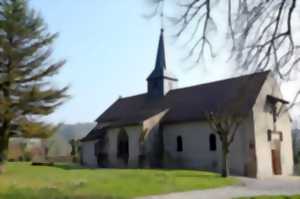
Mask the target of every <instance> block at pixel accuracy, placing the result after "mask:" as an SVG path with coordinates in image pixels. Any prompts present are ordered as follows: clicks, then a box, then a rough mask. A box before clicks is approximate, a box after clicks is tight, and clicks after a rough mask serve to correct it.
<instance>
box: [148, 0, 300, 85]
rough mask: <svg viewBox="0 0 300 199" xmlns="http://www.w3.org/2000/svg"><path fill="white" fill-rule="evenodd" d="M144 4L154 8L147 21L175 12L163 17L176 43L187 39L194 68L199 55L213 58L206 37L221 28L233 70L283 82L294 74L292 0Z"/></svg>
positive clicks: (160, 0)
mask: <svg viewBox="0 0 300 199" xmlns="http://www.w3.org/2000/svg"><path fill="white" fill-rule="evenodd" d="M148 1H150V2H152V5H154V6H155V7H154V12H153V15H155V14H156V13H158V12H159V11H160V9H159V8H160V7H161V6H163V5H165V7H167V6H170V4H175V8H178V12H175V14H174V15H175V16H166V17H167V18H169V19H170V20H171V21H172V22H173V24H174V26H175V27H176V30H177V31H176V34H175V35H176V36H177V37H181V36H182V35H184V34H185V35H187V36H189V38H190V39H189V40H188V43H190V44H191V45H190V48H189V53H188V54H189V56H191V57H192V56H193V57H195V56H196V60H195V61H196V62H200V61H201V60H202V58H203V56H204V55H207V54H209V55H211V56H214V55H215V53H214V44H213V43H212V41H211V36H210V35H211V34H210V33H211V32H213V31H216V30H217V29H218V24H220V23H224V22H225V23H226V27H227V31H225V33H226V38H227V39H228V41H230V44H231V58H234V59H235V60H236V62H237V64H238V69H243V70H249V71H262V70H266V69H271V70H272V71H274V72H275V73H276V74H277V75H278V76H279V77H280V78H281V79H284V80H287V79H289V78H290V75H291V73H292V72H293V71H295V70H296V69H297V64H298V62H299V61H300V53H299V45H298V44H297V43H296V40H295V38H294V35H293V34H294V33H295V29H296V25H295V24H294V23H293V22H294V21H295V19H294V18H295V10H296V6H297V4H296V0H237V1H233V0H226V1H219V0H177V1H173V0H148ZM220 7H221V8H222V11H223V12H221V10H220ZM224 10H225V12H224ZM224 19H226V20H225V21H224ZM214 37H215V34H214Z"/></svg>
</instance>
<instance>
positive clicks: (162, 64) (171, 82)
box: [147, 28, 178, 97]
mask: <svg viewBox="0 0 300 199" xmlns="http://www.w3.org/2000/svg"><path fill="white" fill-rule="evenodd" d="M147 81H148V95H149V96H160V97H161V96H164V95H165V94H167V93H168V92H169V91H170V90H172V89H173V88H175V87H176V82H177V81H178V80H177V79H176V77H175V76H174V75H173V74H172V73H171V72H170V71H168V70H167V64H166V54H165V44H164V29H163V28H162V29H161V31H160V37H159V44H158V50H157V55H156V62H155V67H154V70H153V71H152V73H151V74H150V75H149V77H148V78H147Z"/></svg>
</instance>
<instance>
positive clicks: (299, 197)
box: [238, 195, 300, 199]
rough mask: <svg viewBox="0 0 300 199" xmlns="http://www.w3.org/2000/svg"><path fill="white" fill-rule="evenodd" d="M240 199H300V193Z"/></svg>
mask: <svg viewBox="0 0 300 199" xmlns="http://www.w3.org/2000/svg"><path fill="white" fill-rule="evenodd" d="M238 199H300V195H296V196H256V197H245V198H238Z"/></svg>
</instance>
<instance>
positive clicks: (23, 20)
mask: <svg viewBox="0 0 300 199" xmlns="http://www.w3.org/2000/svg"><path fill="white" fill-rule="evenodd" d="M56 37H57V34H50V33H48V32H47V27H46V25H45V23H44V21H43V19H42V18H41V17H40V16H39V15H38V14H37V13H36V12H35V11H34V10H33V9H30V8H29V7H28V3H27V1H26V0H0V167H1V165H2V166H3V163H4V161H5V160H6V155H7V149H8V141H9V138H10V137H11V136H13V135H16V134H17V135H19V136H23V137H47V136H49V135H51V134H52V133H53V132H54V131H55V130H56V127H55V126H53V125H51V124H47V123H44V122H43V121H42V120H41V119H40V118H41V116H46V115H49V114H51V113H53V111H54V110H55V109H56V108H57V107H58V106H59V105H61V104H62V103H63V101H64V99H65V98H66V97H67V95H66V91H67V87H65V88H61V89H57V88H54V87H53V86H51V84H50V80H51V77H52V76H53V75H55V74H57V73H58V71H59V69H60V68H61V67H62V66H63V65H64V63H65V61H59V62H56V63H51V62H50V60H49V58H50V56H51V52H52V51H51V48H50V45H51V44H52V43H53V41H54V40H55V38H56ZM0 170H1V169H0Z"/></svg>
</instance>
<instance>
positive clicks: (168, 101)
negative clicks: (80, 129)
mask: <svg viewBox="0 0 300 199" xmlns="http://www.w3.org/2000/svg"><path fill="white" fill-rule="evenodd" d="M268 74H269V71H266V72H260V73H254V74H251V75H246V76H240V77H236V78H231V79H226V80H221V81H216V82H211V83H207V84H200V85H197V86H192V87H187V88H182V89H176V90H172V91H170V92H169V93H168V94H167V95H166V96H164V97H161V98H158V99H152V100H150V99H149V98H148V97H147V94H146V93H145V94H141V95H137V96H132V97H127V98H121V99H119V100H117V101H116V102H115V103H113V104H112V105H111V106H110V107H109V108H108V109H107V110H106V111H105V112H104V113H103V114H102V115H101V116H100V117H99V118H98V119H97V120H96V121H97V122H102V123H107V122H109V123H110V124H111V125H114V126H118V125H119V126H122V125H132V124H138V123H142V122H143V121H144V120H145V119H147V118H149V117H151V116H154V115H155V114H157V113H160V112H162V111H165V110H167V111H168V112H167V114H166V115H165V116H164V117H163V119H162V123H172V122H184V121H195V120H201V119H205V116H204V113H208V112H212V111H220V110H221V109H223V110H222V111H223V112H229V111H230V112H231V111H233V110H234V111H235V112H238V114H247V113H249V112H250V111H251V109H252V107H253V105H254V103H255V100H256V98H257V96H258V94H259V92H260V90H261V87H262V85H263V83H264V82H265V80H266V78H267V76H268ZM237 99H239V100H238V101H237ZM237 106H238V108H236V107H237ZM233 107H234V108H233Z"/></svg>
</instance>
